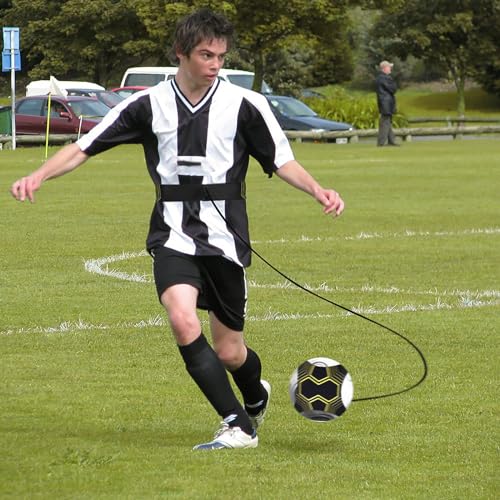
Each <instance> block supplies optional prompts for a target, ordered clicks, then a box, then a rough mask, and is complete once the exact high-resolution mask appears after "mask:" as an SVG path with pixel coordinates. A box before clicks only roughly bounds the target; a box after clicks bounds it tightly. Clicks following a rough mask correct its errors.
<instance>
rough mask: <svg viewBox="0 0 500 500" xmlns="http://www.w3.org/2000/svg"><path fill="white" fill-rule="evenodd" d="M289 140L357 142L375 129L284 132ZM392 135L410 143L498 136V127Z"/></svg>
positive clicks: (432, 129) (411, 130) (407, 130)
mask: <svg viewBox="0 0 500 500" xmlns="http://www.w3.org/2000/svg"><path fill="white" fill-rule="evenodd" d="M285 134H286V136H287V137H288V138H289V139H290V140H295V141H298V142H300V141H302V140H310V141H320V142H321V141H331V142H334V140H335V141H336V142H340V141H339V139H340V140H343V141H342V142H345V141H346V140H347V142H358V141H359V139H360V138H361V137H373V138H375V137H377V135H378V130H377V129H376V128H371V129H360V130H348V131H345V132H310V131H291V130H289V131H285ZM394 134H395V135H396V136H397V137H401V138H402V139H403V141H408V142H410V141H411V140H412V138H413V137H423V136H451V137H453V139H460V138H461V137H463V136H464V135H482V134H500V125H486V126H476V127H459V126H454V127H421V128H396V129H394Z"/></svg>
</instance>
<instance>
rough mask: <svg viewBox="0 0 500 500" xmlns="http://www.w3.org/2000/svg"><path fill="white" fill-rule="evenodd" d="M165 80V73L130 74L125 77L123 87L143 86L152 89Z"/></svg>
mask: <svg viewBox="0 0 500 500" xmlns="http://www.w3.org/2000/svg"><path fill="white" fill-rule="evenodd" d="M163 80H165V73H137V74H135V73H131V74H130V75H128V76H127V79H126V81H125V84H124V85H123V86H124V87H133V86H135V85H144V86H145V87H154V86H155V85H156V84H158V83H160V82H163Z"/></svg>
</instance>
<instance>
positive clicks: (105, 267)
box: [84, 227, 500, 293]
mask: <svg viewBox="0 0 500 500" xmlns="http://www.w3.org/2000/svg"><path fill="white" fill-rule="evenodd" d="M478 234H479V235H492V234H500V228H497V227H493V228H476V229H465V230H463V231H438V232H430V231H412V230H410V229H407V230H405V231H403V232H401V233H365V232H361V233H359V234H357V235H356V236H344V237H343V238H339V237H334V236H332V237H326V238H322V237H320V236H317V237H310V236H304V235H302V236H301V237H300V238H298V239H295V240H287V239H285V238H281V239H278V240H267V241H253V240H252V242H251V243H252V244H289V243H309V242H325V241H334V240H339V239H343V240H369V239H377V238H378V239H391V238H392V239H394V238H413V237H444V236H465V235H478ZM147 255H148V253H147V252H146V251H145V250H141V251H140V252H122V253H120V254H117V255H110V256H108V257H101V258H98V259H86V260H84V268H85V270H86V271H87V272H89V273H92V274H98V275H101V276H109V277H112V278H116V279H121V280H125V281H134V282H137V283H150V282H151V281H152V279H151V276H148V275H145V274H137V273H126V272H122V271H117V270H115V269H110V268H109V264H113V263H114V262H120V261H123V260H130V259H135V258H138V257H146V256H147ZM374 291H376V290H374ZM394 293H401V292H394Z"/></svg>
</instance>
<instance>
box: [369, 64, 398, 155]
mask: <svg viewBox="0 0 500 500" xmlns="http://www.w3.org/2000/svg"><path fill="white" fill-rule="evenodd" d="M392 67H393V64H392V63H390V62H388V61H382V62H381V63H380V65H379V68H380V72H379V74H378V76H377V78H376V80H375V85H376V92H377V104H378V111H379V113H380V120H379V127H378V139H377V146H385V144H386V142H387V145H388V146H398V144H396V138H395V137H394V133H393V131H392V115H393V114H394V113H395V112H396V97H395V96H394V94H395V93H396V90H397V87H396V82H395V81H394V80H393V78H392V76H391V71H392Z"/></svg>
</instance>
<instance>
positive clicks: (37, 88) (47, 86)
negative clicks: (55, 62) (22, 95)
mask: <svg viewBox="0 0 500 500" xmlns="http://www.w3.org/2000/svg"><path fill="white" fill-rule="evenodd" d="M54 81H55V82H56V83H57V87H59V89H60V90H61V92H62V93H64V95H67V94H68V92H69V91H70V90H73V89H87V90H106V89H105V88H104V87H103V86H102V85H98V84H97V83H93V82H82V81H75V80H57V79H55V78H54ZM50 90H51V80H34V81H32V82H30V83H28V85H26V96H27V97H28V96H32V95H47V94H48V93H49V92H50Z"/></svg>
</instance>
